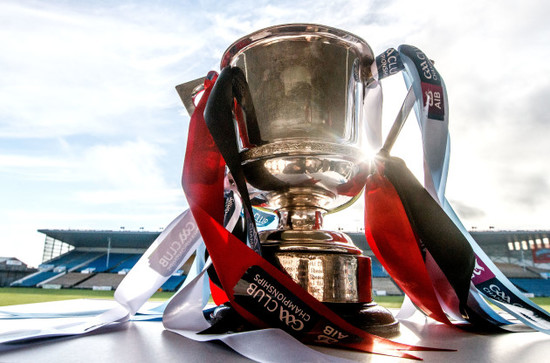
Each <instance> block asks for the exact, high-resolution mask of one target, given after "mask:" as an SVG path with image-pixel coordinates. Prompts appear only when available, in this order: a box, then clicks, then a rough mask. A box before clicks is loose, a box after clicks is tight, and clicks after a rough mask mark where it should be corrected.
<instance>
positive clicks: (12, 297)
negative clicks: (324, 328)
mask: <svg viewBox="0 0 550 363" xmlns="http://www.w3.org/2000/svg"><path fill="white" fill-rule="evenodd" d="M173 294H174V293H173V292H157V293H155V294H154V295H153V296H152V297H151V300H153V301H163V300H167V299H168V298H170V297H171V296H172V295H173ZM113 295H114V291H94V290H79V289H61V290H48V289H40V288H25V287H3V288H0V306H6V305H20V304H32V303H39V302H48V301H59V300H70V299H113ZM374 300H375V301H376V302H377V303H378V304H380V305H382V306H384V307H386V308H390V309H398V308H399V307H401V303H402V302H403V296H376V297H375V298H374ZM531 300H532V301H533V302H535V303H536V304H538V305H539V306H540V307H542V308H543V309H545V310H546V311H550V297H535V298H532V299H531Z"/></svg>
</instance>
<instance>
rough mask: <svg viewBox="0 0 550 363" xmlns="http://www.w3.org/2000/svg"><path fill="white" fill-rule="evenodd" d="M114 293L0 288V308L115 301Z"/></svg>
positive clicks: (161, 294)
mask: <svg viewBox="0 0 550 363" xmlns="http://www.w3.org/2000/svg"><path fill="white" fill-rule="evenodd" d="M114 293H115V292H114V291H97V290H96V291H94V290H78V289H61V290H49V289H37V288H25V287H2V288H0V306H6V305H20V304H32V303H39V302H47V301H59V300H71V299H113V294H114ZM172 295H173V293H172V292H157V293H155V294H154V295H153V297H152V298H151V299H152V300H166V299H168V298H169V297H170V296H172Z"/></svg>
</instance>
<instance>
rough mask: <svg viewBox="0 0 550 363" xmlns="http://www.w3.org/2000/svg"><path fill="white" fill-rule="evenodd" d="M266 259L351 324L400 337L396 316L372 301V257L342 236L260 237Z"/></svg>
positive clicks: (282, 234)
mask: <svg viewBox="0 0 550 363" xmlns="http://www.w3.org/2000/svg"><path fill="white" fill-rule="evenodd" d="M260 238H261V239H262V247H263V253H264V258H266V259H267V260H268V261H270V262H271V263H272V264H273V265H274V266H275V267H277V268H279V269H280V270H282V271H284V272H285V273H287V274H288V275H289V276H290V277H291V278H292V279H293V280H294V281H295V282H296V283H297V284H298V285H300V286H301V287H302V288H303V289H304V290H306V291H307V292H308V293H310V294H311V295H312V296H313V297H315V298H316V299H317V300H319V301H320V302H322V303H323V304H325V306H327V307H328V308H330V309H331V310H332V311H334V312H335V313H336V314H337V315H339V316H340V317H341V318H342V319H344V320H346V321H347V322H349V323H350V324H351V325H353V326H355V327H357V328H359V329H361V330H363V331H366V332H368V333H371V334H375V335H378V336H381V337H392V336H395V335H396V334H398V333H399V322H398V321H397V320H396V319H395V318H394V316H393V315H392V313H391V312H390V311H389V310H388V309H386V308H384V307H382V306H380V305H378V304H376V303H375V302H374V301H373V300H372V278H371V274H372V272H371V259H370V258H369V257H367V256H363V255H362V254H361V250H359V249H358V248H357V247H355V246H354V245H353V244H352V242H351V240H350V239H349V237H348V236H347V235H345V234H344V233H340V232H333V231H323V230H309V231H297V230H277V231H264V232H262V233H260Z"/></svg>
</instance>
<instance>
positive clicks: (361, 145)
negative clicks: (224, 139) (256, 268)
mask: <svg viewBox="0 0 550 363" xmlns="http://www.w3.org/2000/svg"><path fill="white" fill-rule="evenodd" d="M373 62H374V55H373V52H372V50H371V48H370V47H369V45H368V44H367V43H366V42H365V41H364V40H362V39H361V38H359V37H357V36H355V35H353V34H350V33H347V32H345V31H342V30H338V29H334V28H330V27H326V26H321V25H313V24H289V25H280V26H274V27H270V28H266V29H263V30H260V31H257V32H255V33H252V34H250V35H247V36H245V37H243V38H241V39H239V40H238V41H236V42H235V43H233V44H232V45H231V46H230V47H229V48H228V49H227V50H226V51H225V53H224V55H223V58H222V62H221V68H222V69H224V68H225V67H235V68H239V69H240V71H242V72H240V73H242V75H243V76H244V79H245V81H246V84H247V85H248V88H249V94H250V97H251V102H252V103H253V109H254V112H255V119H254V120H252V121H253V122H250V121H251V120H247V119H246V118H247V117H245V116H243V114H244V112H243V111H242V110H241V109H240V105H239V104H238V102H236V103H235V108H234V110H233V115H234V120H235V126H236V128H237V129H238V132H237V134H238V135H240V136H239V140H238V144H239V148H240V156H241V164H242V167H243V170H244V174H245V176H246V180H247V182H248V183H249V185H250V186H251V187H252V189H253V190H254V191H255V192H256V193H257V194H259V195H260V196H261V198H260V199H261V200H262V201H263V203H262V206H263V207H265V208H268V209H270V210H272V211H275V212H276V213H277V215H278V216H279V226H278V228H277V229H276V230H270V231H263V232H261V233H260V239H261V245H262V253H263V256H264V258H266V259H267V260H269V261H270V262H271V263H273V264H274V265H275V266H277V267H278V268H280V269H281V270H283V271H285V272H286V273H287V274H288V275H289V276H290V277H292V279H293V280H294V281H295V282H296V283H298V284H299V285H300V286H301V287H302V288H304V289H305V290H307V291H308V292H309V293H310V294H311V295H313V296H314V297H315V298H317V299H318V300H319V301H321V302H323V303H325V304H326V305H327V306H329V307H330V308H331V309H333V310H334V311H335V312H336V313H338V314H339V315H340V316H341V317H343V318H344V319H346V320H348V321H349V322H350V323H352V324H354V325H356V326H358V327H360V328H362V329H364V330H367V331H369V332H372V333H375V334H379V335H385V336H387V335H392V334H394V333H395V332H396V331H397V330H398V323H397V321H396V320H395V319H394V318H393V316H392V315H391V313H389V312H388V311H387V310H386V309H384V308H382V307H380V306H378V305H377V304H375V303H374V302H373V301H372V297H371V295H372V294H371V261H370V258H369V257H367V256H363V255H362V252H361V250H360V249H358V248H357V247H356V246H355V245H354V244H353V243H352V242H351V239H350V238H349V237H348V236H346V235H345V234H344V233H341V232H335V231H327V230H323V228H322V221H323V215H325V214H326V213H328V212H334V211H337V210H340V209H343V208H345V207H347V206H348V205H350V204H351V203H353V202H354V201H355V200H356V199H357V198H358V197H359V195H360V194H361V192H362V189H363V186H364V184H365V181H366V178H367V176H368V171H369V161H368V160H367V159H366V157H365V155H364V150H366V148H367V147H368V145H366V136H365V134H364V126H363V122H364V120H363V119H364V115H363V106H364V104H363V103H364V98H365V93H366V92H365V90H366V89H367V88H368V84H369V82H371V81H372V74H371V64H372V63H373ZM181 91H182V90H180V94H181V93H182V92H181Z"/></svg>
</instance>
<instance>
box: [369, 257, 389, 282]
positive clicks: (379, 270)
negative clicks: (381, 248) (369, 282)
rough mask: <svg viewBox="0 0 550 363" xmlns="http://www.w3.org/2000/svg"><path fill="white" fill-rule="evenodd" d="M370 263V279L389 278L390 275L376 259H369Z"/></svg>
mask: <svg viewBox="0 0 550 363" xmlns="http://www.w3.org/2000/svg"><path fill="white" fill-rule="evenodd" d="M371 261H372V277H389V276H390V275H389V274H388V272H387V271H386V269H385V268H384V267H383V266H382V264H381V263H380V262H378V260H377V259H376V257H371Z"/></svg>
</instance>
